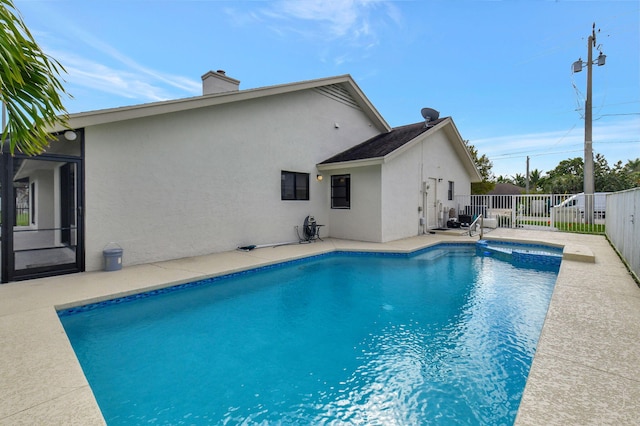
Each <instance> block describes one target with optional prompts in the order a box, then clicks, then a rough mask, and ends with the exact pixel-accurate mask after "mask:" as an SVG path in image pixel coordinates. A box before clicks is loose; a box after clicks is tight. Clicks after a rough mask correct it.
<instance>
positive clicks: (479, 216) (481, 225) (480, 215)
mask: <svg viewBox="0 0 640 426" xmlns="http://www.w3.org/2000/svg"><path fill="white" fill-rule="evenodd" d="M478 221H480V239H482V234H483V232H482V229H483V228H484V218H483V217H482V213H480V214H479V215H478V217H476V218H475V219H474V220H473V222H471V225H469V236H470V237H473V230H474V229H475V227H476V225H477V224H478Z"/></svg>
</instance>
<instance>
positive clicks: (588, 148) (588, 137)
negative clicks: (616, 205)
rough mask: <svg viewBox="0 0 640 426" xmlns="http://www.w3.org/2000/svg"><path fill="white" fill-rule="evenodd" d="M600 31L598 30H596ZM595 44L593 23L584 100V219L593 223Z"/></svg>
mask: <svg viewBox="0 0 640 426" xmlns="http://www.w3.org/2000/svg"><path fill="white" fill-rule="evenodd" d="M598 31H600V30H598ZM595 46H596V24H595V22H594V23H593V27H592V30H591V35H590V36H589V40H588V42H587V62H586V65H587V98H586V99H585V102H584V170H583V175H584V198H585V206H584V221H585V224H592V223H593V201H594V197H595V196H594V192H595V184H594V179H593V140H592V133H591V128H592V127H591V122H592V115H591V112H592V111H591V110H592V100H591V86H592V80H593V76H592V73H593V48H594V47H595ZM605 59H606V55H603V54H602V52H600V55H598V58H597V60H596V64H597V65H598V66H601V65H604V64H605ZM582 66H583V62H582V59H578V60H577V61H576V62H574V63H573V72H580V71H582Z"/></svg>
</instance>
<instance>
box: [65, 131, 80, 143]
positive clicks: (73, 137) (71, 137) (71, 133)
mask: <svg viewBox="0 0 640 426" xmlns="http://www.w3.org/2000/svg"><path fill="white" fill-rule="evenodd" d="M64 138H65V139H66V140H68V141H75V140H76V139H78V134H77V133H76V132H74V131H73V130H67V131H66V132H64Z"/></svg>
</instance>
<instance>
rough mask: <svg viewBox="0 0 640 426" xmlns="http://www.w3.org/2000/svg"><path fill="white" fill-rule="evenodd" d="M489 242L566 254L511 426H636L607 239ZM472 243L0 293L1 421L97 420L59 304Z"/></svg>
mask: <svg viewBox="0 0 640 426" xmlns="http://www.w3.org/2000/svg"><path fill="white" fill-rule="evenodd" d="M485 238H492V239H508V240H517V241H523V242H543V243H550V244H555V245H564V246H565V254H564V260H563V262H562V266H561V269H560V273H559V275H558V281H557V284H556V287H555V291H554V294H553V297H552V300H551V304H550V307H549V311H548V313H547V317H546V320H545V325H544V328H543V330H542V334H541V336H540V340H539V343H538V349H537V352H536V356H535V359H534V361H533V365H532V368H531V372H530V375H529V380H528V382H527V386H526V388H525V392H524V396H523V398H522V403H521V406H520V411H519V413H518V417H517V419H516V424H519V425H539V424H580V425H585V424H633V423H635V422H636V421H637V419H638V418H640V405H638V404H637V401H638V400H639V399H640V379H638V378H639V377H640V339H638V337H639V336H640V288H638V286H637V285H636V283H635V281H634V280H633V279H632V277H631V275H630V274H629V272H628V271H627V270H626V268H625V266H624V265H623V263H622V262H621V261H620V259H619V258H618V256H617V254H616V253H615V252H614V250H613V249H612V248H611V247H610V245H609V243H608V242H607V240H606V239H605V238H604V236H598V235H582V234H569V233H560V232H543V231H530V230H514V229H500V228H499V229H496V230H493V231H492V232H490V233H488V234H485ZM475 240H477V237H474V238H470V237H468V236H460V235H446V234H433V235H432V234H429V235H422V236H418V237H413V238H408V239H404V240H399V241H394V242H391V243H386V244H376V243H361V242H355V241H345V240H334V239H326V240H325V241H322V242H317V243H314V244H303V245H289V246H280V247H276V248H262V249H256V250H253V251H250V252H241V251H232V252H224V253H218V254H212V255H208V256H201V257H197V258H186V259H180V260H173V261H167V262H161V263H153V264H145V265H137V266H131V267H128V268H125V269H123V270H121V271H117V272H88V273H80V274H75V275H66V276H58V277H50V278H43V279H38V280H31V281H24V282H17V283H10V284H5V285H2V286H0V340H1V341H2V342H3V345H2V347H0V357H1V359H2V366H1V367H0V383H2V385H1V387H2V389H1V393H0V424H12V425H14V424H79V425H80V424H81V425H91V424H96V425H100V424H104V420H103V418H102V415H101V413H100V410H99V408H98V406H97V404H96V402H95V400H94V397H93V393H92V391H91V389H90V388H89V385H88V383H87V381H86V379H85V377H84V375H83V373H82V369H81V367H80V365H79V364H78V362H77V360H76V358H75V354H74V352H73V349H72V348H71V346H70V344H69V341H68V339H67V337H66V335H65V333H64V330H63V328H62V326H61V324H60V322H59V320H58V317H57V315H56V311H55V310H56V308H58V309H61V308H66V307H71V306H75V305H80V304H85V303H90V302H96V301H100V300H105V299H109V298H112V297H116V296H123V295H127V294H132V293H137V292H141V291H147V290H152V289H155V288H161V287H166V286H168V285H174V284H179V283H185V282H190V281H193V280H196V279H199V278H202V277H204V276H212V275H219V274H223V273H227V272H233V271H239V270H244V269H248V268H252V267H256V266H261V265H267V264H271V263H277V262H280V261H283V260H287V259H293V258H300V257H305V256H308V255H312V254H319V253H324V252H329V251H333V250H336V249H339V250H349V249H357V250H376V251H412V250H416V249H419V248H421V247H425V246H429V245H433V244H437V243H439V242H441V241H456V242H462V241H475ZM125 256H126V253H125Z"/></svg>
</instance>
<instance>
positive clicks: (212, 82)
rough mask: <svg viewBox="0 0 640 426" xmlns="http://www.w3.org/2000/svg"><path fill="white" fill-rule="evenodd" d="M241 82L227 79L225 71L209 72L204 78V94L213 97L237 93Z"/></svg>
mask: <svg viewBox="0 0 640 426" xmlns="http://www.w3.org/2000/svg"><path fill="white" fill-rule="evenodd" d="M239 87H240V80H236V79H233V78H230V77H227V75H226V73H225V72H224V71H223V70H218V71H209V72H208V73H206V74H205V75H203V76H202V94H203V95H213V94H216V93H226V92H237V91H238V90H239Z"/></svg>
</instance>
